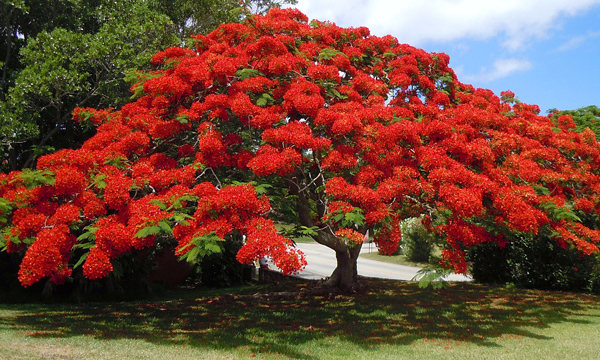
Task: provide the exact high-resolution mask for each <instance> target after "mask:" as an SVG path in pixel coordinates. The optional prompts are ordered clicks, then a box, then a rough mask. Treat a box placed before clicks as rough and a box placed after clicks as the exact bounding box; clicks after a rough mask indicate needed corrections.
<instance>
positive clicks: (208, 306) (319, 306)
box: [0, 280, 600, 359]
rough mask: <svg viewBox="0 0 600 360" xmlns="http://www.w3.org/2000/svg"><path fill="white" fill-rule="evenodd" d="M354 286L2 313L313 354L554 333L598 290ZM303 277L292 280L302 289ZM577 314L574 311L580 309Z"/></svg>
mask: <svg viewBox="0 0 600 360" xmlns="http://www.w3.org/2000/svg"><path fill="white" fill-rule="evenodd" d="M366 283H367V284H368V285H367V288H368V290H366V291H364V292H363V293H361V294H357V295H352V296H343V295H337V296H331V297H323V296H299V297H297V298H292V299H289V298H288V299H277V298H276V297H275V298H270V299H268V298H265V297H253V296H251V295H247V294H238V295H229V294H224V295H218V296H210V297H200V298H197V299H179V300H169V301H158V302H152V303H150V302H135V303H133V302H130V303H108V304H97V303H96V304H84V305H68V306H67V305H52V306H51V305H38V306H36V307H29V309H31V310H28V308H25V310H23V309H24V308H20V311H19V312H17V313H16V315H14V316H3V317H0V328H1V327H4V328H12V329H16V330H17V331H22V333H23V335H25V336H35V337H51V338H61V337H70V336H80V335H87V336H92V337H95V338H97V339H103V340H108V339H143V340H145V341H148V342H152V343H157V344H165V345H167V344H171V345H175V344H181V345H186V346H195V347H207V348H212V349H223V350H230V349H237V350H240V349H241V351H247V352H248V353H260V352H271V353H278V354H282V355H286V356H288V357H291V358H297V359H302V358H306V359H309V358H312V357H311V355H310V354H308V353H306V352H303V351H301V350H300V349H301V348H302V345H303V344H305V343H307V342H310V341H314V340H323V339H328V338H338V339H340V340H341V341H345V342H350V343H352V344H353V345H356V346H359V347H363V348H365V349H370V348H373V346H374V345H375V346H377V345H386V344H391V345H408V344H411V343H414V342H415V341H417V340H426V341H428V340H430V341H436V342H440V343H443V342H446V343H447V342H464V343H475V344H477V345H480V346H490V347H493V346H498V345H497V344H496V342H495V341H496V340H497V339H498V338H499V337H503V336H521V337H530V338H535V339H542V340H543V339H550V338H548V337H545V336H543V335H539V334H538V333H536V332H534V330H535V329H544V328H546V327H548V326H549V325H551V324H553V323H559V322H571V323H577V322H581V323H586V322H587V321H586V320H581V319H582V316H583V319H585V316H592V315H590V314H589V313H587V310H589V309H590V308H595V309H598V308H599V307H600V306H599V305H598V298H597V297H594V296H586V295H580V294H570V293H558V292H540V291H528V290H519V289H507V288H495V287H486V286H480V285H476V284H466V283H459V284H454V285H451V286H450V287H448V288H445V289H440V290H431V289H426V290H422V289H419V288H418V287H417V286H416V284H412V283H405V282H393V281H381V280H378V281H375V280H366ZM298 286H303V285H302V284H294V285H288V287H293V288H294V289H296V290H297V289H298ZM575 317H577V318H575Z"/></svg>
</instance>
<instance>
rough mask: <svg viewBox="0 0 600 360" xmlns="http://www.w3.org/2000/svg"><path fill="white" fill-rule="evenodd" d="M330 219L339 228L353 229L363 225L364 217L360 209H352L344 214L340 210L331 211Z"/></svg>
mask: <svg viewBox="0 0 600 360" xmlns="http://www.w3.org/2000/svg"><path fill="white" fill-rule="evenodd" d="M332 214H335V215H333V217H332V218H331V219H332V220H333V221H334V222H335V223H338V224H339V226H340V227H341V228H354V227H358V226H362V225H363V224H364V223H365V215H364V214H363V211H362V209H360V208H357V207H355V208H353V209H352V211H350V212H344V211H343V210H342V209H338V210H336V211H333V212H332Z"/></svg>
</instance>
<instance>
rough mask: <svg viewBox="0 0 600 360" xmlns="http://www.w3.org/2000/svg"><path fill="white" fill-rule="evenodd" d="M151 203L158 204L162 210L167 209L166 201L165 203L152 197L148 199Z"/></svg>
mask: <svg viewBox="0 0 600 360" xmlns="http://www.w3.org/2000/svg"><path fill="white" fill-rule="evenodd" d="M148 202H149V203H150V204H154V205H156V206H158V208H159V209H161V210H167V205H165V203H163V202H162V201H160V200H158V199H152V200H150V201H148Z"/></svg>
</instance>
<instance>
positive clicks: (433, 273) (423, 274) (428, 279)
mask: <svg viewBox="0 0 600 360" xmlns="http://www.w3.org/2000/svg"><path fill="white" fill-rule="evenodd" d="M450 274H452V270H451V269H442V267H441V266H437V267H427V268H424V269H421V270H419V272H417V275H415V277H414V278H412V281H418V282H419V288H420V289H425V288H428V287H430V286H431V287H432V288H433V289H436V290H437V289H441V288H444V287H447V285H448V283H447V282H446V281H445V280H444V277H446V276H448V275H450Z"/></svg>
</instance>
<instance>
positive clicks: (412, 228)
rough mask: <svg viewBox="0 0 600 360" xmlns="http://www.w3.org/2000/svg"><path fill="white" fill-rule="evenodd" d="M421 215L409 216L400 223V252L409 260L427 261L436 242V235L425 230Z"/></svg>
mask: <svg viewBox="0 0 600 360" xmlns="http://www.w3.org/2000/svg"><path fill="white" fill-rule="evenodd" d="M421 220H422V218H421V217H415V218H409V219H406V220H404V221H402V222H401V223H400V229H401V231H402V245H401V246H400V247H401V249H402V253H403V254H404V255H405V256H406V257H407V258H408V259H410V260H411V261H415V262H428V261H429V258H430V256H431V252H432V251H433V247H434V245H435V244H436V242H437V236H436V234H434V233H431V232H429V231H427V229H426V228H425V226H424V225H423V224H422V223H421Z"/></svg>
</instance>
